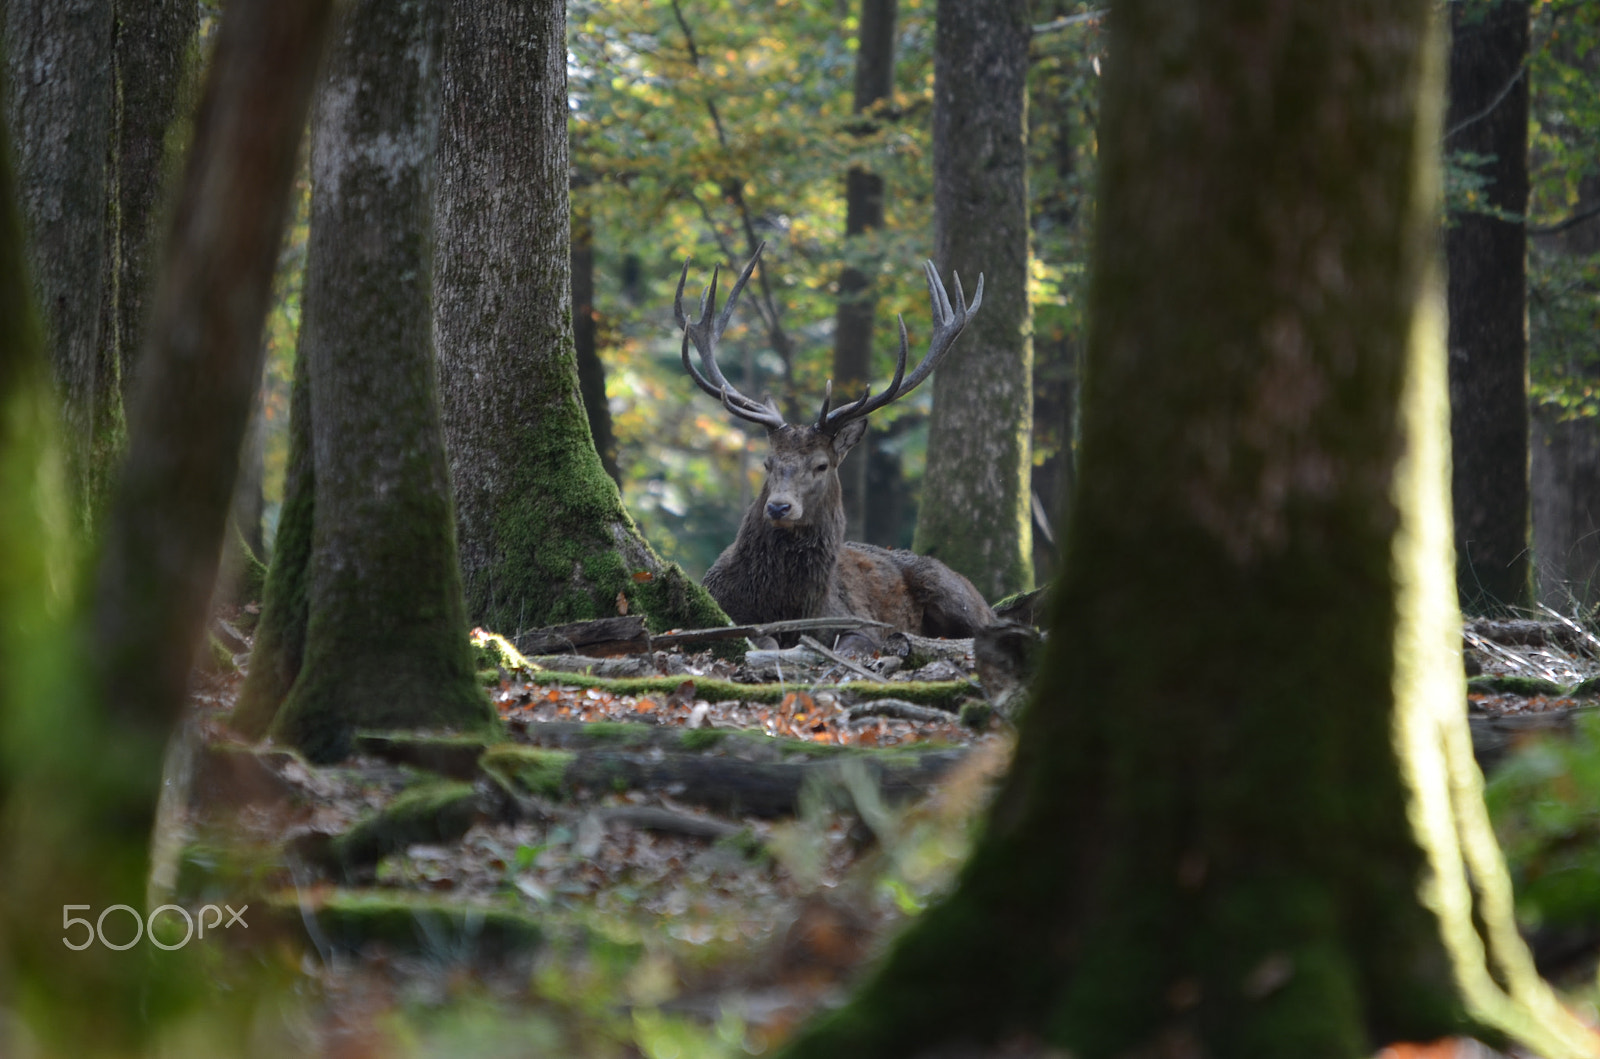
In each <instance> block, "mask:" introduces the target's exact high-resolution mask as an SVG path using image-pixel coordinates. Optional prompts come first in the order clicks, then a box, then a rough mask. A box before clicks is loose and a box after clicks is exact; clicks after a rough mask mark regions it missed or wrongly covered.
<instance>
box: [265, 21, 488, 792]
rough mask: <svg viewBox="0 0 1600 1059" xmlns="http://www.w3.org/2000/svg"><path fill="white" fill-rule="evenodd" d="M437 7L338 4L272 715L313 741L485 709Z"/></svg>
mask: <svg viewBox="0 0 1600 1059" xmlns="http://www.w3.org/2000/svg"><path fill="white" fill-rule="evenodd" d="M445 9H446V5H445V3H444V0H405V2H400V3H394V2H384V0H356V2H355V3H353V4H351V5H350V6H349V7H347V8H345V9H343V10H342V11H341V13H340V14H339V16H338V17H337V19H336V21H335V27H334V35H333V43H332V46H331V50H330V54H329V57H328V62H327V65H326V69H325V72H324V74H323V77H322V81H321V84H320V85H319V88H318V96H317V105H316V113H315V116H314V118H313V120H312V145H311V176H312V192H311V236H310V243H309V245H308V247H307V257H306V280H305V293H304V305H305V308H304V316H303V320H304V323H303V326H302V330H301V335H300V346H299V348H300V355H301V356H302V357H303V358H305V365H306V371H307V376H306V378H305V379H304V380H303V382H302V383H300V385H304V386H307V387H308V388H309V404H310V409H311V428H310V440H311V458H312V461H313V474H312V477H313V479H314V481H313V483H312V494H313V495H312V504H311V507H312V508H313V510H314V518H313V520H312V531H311V540H310V545H311V546H310V555H309V568H308V569H307V570H306V571H305V572H304V573H302V574H301V575H300V576H301V578H303V580H302V581H301V582H300V584H301V585H303V587H304V591H305V593H306V604H305V606H306V624H305V634H304V636H305V638H304V647H303V654H302V661H301V665H300V667H299V671H298V672H297V673H296V674H295V676H294V684H293V687H292V688H291V689H290V690H289V694H288V697H287V699H286V700H285V701H284V702H283V705H282V706H281V707H280V708H279V710H278V712H277V716H276V717H275V718H274V719H273V721H272V729H271V730H272V731H273V732H274V733H275V734H276V735H277V736H278V737H279V738H281V739H283V740H284V741H285V742H287V743H289V744H291V745H293V746H297V747H299V748H300V749H302V750H303V751H304V752H305V753H306V754H307V756H309V757H311V758H312V759H314V760H321V761H327V760H334V759H337V758H340V757H342V756H344V755H345V754H346V753H347V752H348V749H349V745H350V738H351V735H352V734H353V733H354V731H355V730H357V729H361V728H386V727H407V728H410V727H428V728H443V729H473V728H485V727H488V726H490V725H492V724H493V723H494V714H493V711H492V710H491V709H490V707H489V704H488V700H487V698H486V697H485V696H484V694H483V692H482V689H481V688H479V687H478V685H477V682H476V679H475V675H474V673H473V668H472V661H471V654H470V649H469V647H468V644H467V624H466V613H465V611H464V610H463V608H462V603H461V580H460V574H459V572H458V570H457V567H456V549H455V532H454V528H453V525H452V519H451V500H450V479H449V474H448V471H447V468H446V465H445V452H444V435H443V432H442V431H441V429H440V426H439V412H438V396H437V393H438V391H437V388H436V377H435V365H434V355H433V318H432V301H433V299H432V292H431V280H432V272H431V261H430V258H431V249H430V244H431V241H432V207H431V198H432V184H433V174H434V149H435V144H436V141H437V135H438V120H439V60H440V53H441V50H442V46H443V39H444V29H445V17H446V12H445ZM298 455H300V456H302V457H303V455H304V453H303V451H302V452H301V453H299V454H298ZM302 471H303V468H302ZM297 499H303V498H297ZM295 532H303V528H302V529H301V530H297V531H295ZM291 561H293V560H292V559H291ZM289 577H290V579H292V578H293V574H290V575H289ZM282 585H283V580H280V581H278V582H277V587H281V586H282ZM279 602H280V603H282V602H284V601H279ZM287 602H288V605H289V606H290V607H292V606H293V605H294V600H293V599H292V598H291V600H289V601H287ZM263 655H264V656H263V657H262V659H261V661H260V662H259V663H258V664H263V665H266V666H277V665H279V663H280V662H282V661H283V660H282V659H277V658H273V657H270V656H266V655H265V654H264V653H263Z"/></svg>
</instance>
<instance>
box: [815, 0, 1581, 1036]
mask: <svg viewBox="0 0 1600 1059" xmlns="http://www.w3.org/2000/svg"><path fill="white" fill-rule="evenodd" d="M1431 7H1432V5H1431V4H1430V3H1428V2H1427V0H1409V2H1406V3H1396V2H1394V0H1382V2H1377V0H1336V2H1326V3H1319V4H1306V3H1301V2H1298V0H1269V2H1265V3H1263V2H1261V0H1224V2H1222V3H1217V2H1214V0H1204V2H1202V0H1181V2H1175V0H1126V2H1121V3H1118V4H1116V5H1115V6H1114V7H1113V8H1112V11H1111V15H1110V18H1111V20H1112V25H1111V48H1110V54H1109V56H1108V60H1107V68H1106V80H1105V85H1104V98H1105V104H1104V120H1103V123H1102V125H1101V131H1100V139H1099V145H1100V162H1101V168H1100V188H1099V196H1098V218H1097V220H1098V223H1099V224H1100V226H1101V227H1100V230H1099V236H1098V239H1097V243H1096V251H1095V259H1094V268H1093V270H1092V281H1091V282H1092V290H1091V301H1090V306H1091V311H1090V314H1089V319H1090V333H1089V339H1088V355H1089V360H1088V364H1087V367H1086V370H1085V375H1084V386H1085V390H1084V401H1083V446H1082V458H1081V463H1080V479H1079V491H1078V496H1077V502H1076V503H1075V504H1074V506H1073V512H1072V521H1071V524H1070V526H1069V527H1068V535H1069V536H1068V539H1069V545H1068V548H1067V552H1066V568H1065V570H1064V572H1063V574H1062V577H1061V580H1060V581H1059V582H1058V583H1057V585H1056V587H1055V590H1054V591H1055V592H1056V593H1057V599H1056V602H1055V605H1054V615H1053V621H1052V629H1051V634H1050V637H1049V640H1048V644H1049V646H1048V647H1047V648H1046V651H1047V652H1048V655H1047V658H1046V660H1045V668H1044V672H1043V673H1042V679H1041V681H1040V683H1039V685H1038V689H1037V691H1036V693H1035V698H1034V701H1033V702H1032V703H1031V704H1030V705H1029V707H1028V708H1027V710H1026V712H1025V713H1024V715H1023V716H1022V718H1021V721H1020V724H1019V731H1018V739H1017V758H1016V761H1015V764H1014V767H1013V770H1012V772H1011V774H1010V775H1009V777H1008V778H1007V780H1006V781H1005V783H1004V785H1003V786H1002V789H1001V790H1000V792H999V794H998V798H997V802H996V804H995V806H994V808H993V810H992V812H991V816H990V820H989V822H988V825H987V828H986V829H985V831H984V832H983V838H982V839H981V840H980V843H979V845H978V847H977V849H976V850H975V852H974V854H973V856H972V859H971V860H970V862H969V863H968V865H967V867H966V869H965V871H964V873H963V875H962V878H961V882H960V887H959V889H958V890H957V892H956V893H955V894H954V895H953V896H952V897H951V898H950V899H949V900H948V901H947V902H945V903H944V904H943V905H941V906H940V907H938V908H936V909H934V910H933V911H932V912H930V913H928V914H926V915H924V916H923V917H922V918H921V919H920V920H919V921H918V922H917V923H916V924H915V926H914V927H912V928H911V930H910V931H909V932H908V933H907V934H906V935H905V936H903V937H902V938H901V939H900V940H899V942H898V945H897V947H896V949H895V950H894V952H893V953H892V954H891V956H890V957H889V959H888V961H887V963H886V964H885V966H884V967H883V969H882V970H881V971H880V972H879V974H878V977H877V978H876V979H875V980H874V981H873V982H872V983H871V984H869V985H868V986H867V987H866V988H865V989H864V990H863V991H861V992H860V993H859V994H858V995H857V997H856V998H855V1000H854V1001H853V1002H852V1003H851V1004H850V1005H849V1006H847V1007H845V1008H844V1009H842V1010H840V1011H839V1012H837V1013H835V1014H833V1015H831V1016H830V1017H828V1018H827V1019H826V1020H825V1021H824V1022H823V1023H822V1024H821V1025H820V1026H819V1027H818V1028H817V1029H816V1030H815V1031H814V1032H813V1033H811V1034H809V1035H807V1036H805V1037H803V1038H802V1039H801V1040H800V1041H799V1043H798V1044H796V1045H795V1046H794V1047H793V1048H792V1049H790V1050H789V1051H788V1052H787V1053H786V1054H787V1055H788V1056H790V1057H791V1059H793V1057H811V1056H819V1057H820V1056H835V1055H907V1056H917V1055H922V1056H930V1057H931V1056H933V1055H935V1054H938V1055H948V1054H957V1053H958V1052H959V1049H960V1046H961V1045H962V1044H964V1043H967V1042H980V1043H991V1042H999V1041H1008V1040H1010V1041H1015V1040H1018V1039H1019V1038H1020V1039H1023V1040H1027V1039H1029V1038H1032V1039H1034V1040H1037V1038H1039V1037H1043V1038H1044V1039H1045V1042H1047V1043H1048V1044H1050V1045H1051V1046H1053V1047H1055V1048H1058V1049H1062V1050H1066V1051H1069V1052H1070V1053H1071V1054H1072V1055H1075V1056H1080V1057H1083V1059H1103V1057H1111V1056H1156V1055H1212V1056H1229V1057H1230V1059H1254V1057H1261V1059H1266V1057H1280V1056H1289V1055H1295V1056H1302V1055H1305V1056H1310V1055H1315V1056H1327V1057H1348V1059H1356V1057H1359V1056H1365V1055H1370V1054H1372V1053H1373V1052H1374V1051H1375V1050H1376V1049H1377V1047H1378V1046H1380V1045H1382V1044H1384V1043H1386V1042H1388V1041H1392V1040H1404V1039H1410V1040H1429V1039H1432V1038H1434V1037H1437V1036H1441V1035H1443V1034H1445V1033H1446V1032H1449V1031H1451V1030H1453V1029H1455V1028H1457V1027H1460V1026H1461V1025H1462V1024H1463V1023H1464V1022H1465V1021H1467V1019H1468V1018H1473V1019H1479V1020H1482V1021H1484V1022H1488V1023H1491V1024H1493V1025H1495V1026H1496V1027H1497V1028H1498V1029H1500V1030H1501V1031H1506V1032H1511V1033H1514V1034H1517V1035H1520V1036H1522V1037H1523V1038H1524V1039H1525V1040H1527V1041H1528V1042H1529V1044H1530V1047H1532V1048H1533V1049H1534V1050H1536V1051H1538V1052H1539V1053H1540V1054H1543V1055H1562V1056H1572V1057H1575V1056H1578V1055H1582V1054H1589V1050H1590V1049H1591V1048H1592V1038H1591V1037H1589V1035H1588V1031H1587V1030H1584V1029H1582V1028H1581V1027H1579V1026H1577V1025H1576V1023H1575V1021H1574V1020H1573V1019H1572V1018H1571V1017H1570V1016H1569V1015H1567V1014H1565V1013H1564V1012H1563V1011H1562V1010H1561V1009H1560V1008H1559V1007H1558V1006H1557V1004H1556V1003H1555V1001H1554V998H1553V997H1552V996H1551V994H1550V993H1549V991H1548V989H1547V988H1546V987H1545V986H1544V985H1543V983H1541V982H1540V981H1539V980H1538V978H1537V976H1536V975H1535V974H1534V972H1533V970H1532V964H1531V961H1530V960H1529V958H1528V955H1527V952H1526V950H1525V949H1524V948H1523V947H1522V944H1521V942H1520V940H1519V939H1518V937H1517V934H1516V928H1515V924H1514V922H1513V920H1512V916H1511V900H1510V885H1509V880H1508V879H1507V876H1506V871H1505V866H1504V863H1503V862H1502V861H1501V860H1500V858H1499V853H1498V850H1497V849H1496V848H1495V846H1494V842H1493V837H1492V832H1490V830H1489V827H1488V820H1487V814H1486V812H1485V810H1484V807H1483V802H1482V796H1481V777H1480V776H1479V774H1478V772H1477V770H1476V768H1475V767H1474V765H1473V764H1472V759H1471V744H1470V737H1469V735H1468V731H1467V726H1466V719H1465V714H1464V711H1463V710H1462V708H1461V696H1462V694H1463V691H1464V688H1463V682H1462V674H1461V666H1460V658H1459V636H1460V625H1459V620H1460V619H1459V614H1458V612H1457V610H1456V608H1455V601H1454V597H1453V594H1452V593H1451V591H1450V583H1451V576H1450V575H1451V571H1450V568H1449V559H1448V558H1447V556H1448V555H1449V533H1450V530H1449V515H1448V510H1449V499H1448V493H1447V489H1448V476H1449V472H1448V458H1449V456H1448V451H1449V450H1448V445H1447V440H1446V430H1447V415H1448V403H1447V386H1448V383H1447V372H1446V368H1445V364H1444V348H1443V337H1444V313H1443V301H1442V299H1443V291H1442V281H1441V279H1440V277H1439V275H1438V269H1437V262H1436V260H1435V258H1436V255H1437V248H1438V215H1437V212H1436V210H1437V202H1438V197H1437V192H1438V188H1437V184H1438V180H1437V161H1436V157H1437V147H1436V144H1437V142H1438V134H1439V123H1438V109H1437V106H1436V103H1437V100H1438V99H1439V88H1440V85H1441V78H1442V73H1443V70H1442V59H1443V55H1442V50H1441V49H1440V48H1439V47H1438V41H1437V34H1436V33H1435V32H1434V23H1433V21H1432V18H1431ZM1151 645H1159V646H1157V647H1155V648H1154V649H1152V646H1151ZM1333 659H1337V660H1338V661H1337V663H1336V664H1337V666H1338V670H1339V673H1340V679H1339V681H1337V682H1328V681H1319V680H1318V679H1317V678H1316V677H1315V674H1317V673H1321V672H1326V671H1327V670H1328V667H1329V666H1330V665H1334V664H1335V663H1334V662H1333V661H1332V660H1333ZM1286 723H1287V724H1288V725H1289V726H1288V727H1285V724H1286ZM1474 888H1475V890H1474ZM1474 898H1476V900H1474ZM1475 917H1476V918H1477V921H1478V923H1481V927H1482V933H1481V934H1480V933H1479V928H1478V926H1476V925H1475ZM1486 949H1487V950H1488V954H1489V955H1488V957H1487V958H1488V960H1492V961H1493V963H1494V966H1495V968H1496V973H1497V976H1498V981H1497V980H1496V978H1495V977H1491V975H1490V973H1489V969H1488V966H1487V965H1486V956H1485V950H1486ZM1457 983H1459V987H1458V984H1457ZM1458 988H1459V990H1460V992H1459V993H1458V992H1457V989H1458Z"/></svg>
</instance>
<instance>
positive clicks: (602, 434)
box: [572, 214, 622, 489]
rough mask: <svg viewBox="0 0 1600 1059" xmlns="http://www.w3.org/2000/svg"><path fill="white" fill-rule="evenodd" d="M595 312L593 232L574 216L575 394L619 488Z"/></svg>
mask: <svg viewBox="0 0 1600 1059" xmlns="http://www.w3.org/2000/svg"><path fill="white" fill-rule="evenodd" d="M596 323H597V319H596V317H595V308H594V232H593V231H592V230H591V228H590V227H589V219H588V218H587V217H582V216H578V215H576V214H574V219H573V229H572V343H573V349H574V351H575V352H576V354H577V358H578V390H579V392H580V393H582V395H583V410H584V414H585V415H586V416H587V417H588V420H589V433H590V434H592V435H593V436H594V448H595V452H597V453H599V455H600V465H601V466H602V467H604V468H605V469H606V476H607V477H609V478H610V479H611V480H612V481H613V482H615V483H617V488H618V489H621V488H622V471H621V469H620V468H618V467H617V437H616V435H615V434H614V433H612V431H611V404H610V402H609V401H608V400H607V398H606V366H605V362H603V361H602V360H601V359H600V349H599V346H598V345H597V343H596V336H595V329H596V327H595V325H596Z"/></svg>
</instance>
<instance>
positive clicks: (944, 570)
mask: <svg viewBox="0 0 1600 1059" xmlns="http://www.w3.org/2000/svg"><path fill="white" fill-rule="evenodd" d="M856 422H857V424H860V426H859V427H858V428H857V429H855V430H851V428H850V427H846V428H845V429H844V430H841V431H840V433H839V436H838V437H830V436H829V435H827V434H825V433H823V432H822V431H820V430H818V429H817V428H815V427H794V426H784V427H782V428H781V429H779V430H776V431H774V432H773V433H772V434H770V435H769V441H770V443H771V445H772V454H771V456H769V457H768V460H767V467H768V476H767V480H766V482H765V483H764V484H763V485H762V487H761V495H760V496H758V497H757V498H756V500H755V502H754V503H753V504H751V505H750V509H749V510H748V511H746V512H745V513H744V519H743V521H742V522H741V523H740V525H739V533H738V535H737V536H736V537H735V538H734V541H733V543H732V544H730V545H729V546H728V547H727V549H726V550H724V551H723V553H722V554H721V555H720V556H718V558H717V561H716V562H715V563H713V564H712V565H711V569H710V570H707V571H706V576H705V578H704V581H703V583H704V585H705V587H706V591H708V592H710V593H711V596H712V598H713V599H715V600H716V601H717V603H718V604H719V605H720V606H721V607H722V609H723V610H725V611H727V613H728V617H730V618H732V619H733V620H734V621H736V622H739V623H740V624H747V623H752V624H753V623H761V622H769V621H784V620H787V619H790V618H829V617H842V616H853V617H858V618H870V619H872V620H873V621H881V622H884V623H885V624H888V625H893V626H894V627H895V628H897V629H901V630H903V631H905V632H912V633H917V634H919V635H922V636H971V635H972V634H973V633H974V632H976V631H977V630H978V629H979V628H981V627H983V626H984V625H988V624H989V623H990V622H992V621H994V612H993V611H991V610H990V609H989V604H988V603H987V602H986V601H985V600H984V598H983V596H982V595H981V594H980V593H979V592H978V590H977V588H976V587H974V586H973V584H972V582H971V581H968V580H967V579H966V578H965V577H962V576H961V575H960V574H958V573H956V572H955V571H954V570H952V569H950V568H949V567H948V566H945V565H944V564H943V563H941V562H939V561H938V560H937V559H930V558H928V557H927V556H924V555H917V554H915V553H914V552H908V551H904V550H902V549H891V548H879V547H877V546H876V545H871V544H858V543H856V542H854V541H846V540H845V539H844V524H845V517H844V504H843V493H842V491H841V489H840V486H839V472H838V467H839V462H840V461H841V460H842V459H843V458H844V455H845V453H846V452H847V451H848V450H849V447H850V446H851V445H853V444H854V443H855V441H856V440H858V439H859V438H860V436H861V434H862V433H863V432H864V429H863V428H864V427H865V421H864V420H857V421H856ZM852 426H855V424H852ZM857 639H858V640H864V641H865V642H866V643H865V644H858V645H859V646H866V645H871V644H873V643H875V642H876V640H877V637H875V636H872V635H866V636H860V637H858V638H857Z"/></svg>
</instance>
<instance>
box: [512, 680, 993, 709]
mask: <svg viewBox="0 0 1600 1059" xmlns="http://www.w3.org/2000/svg"><path fill="white" fill-rule="evenodd" d="M528 679H529V680H530V681H531V682H532V683H535V684H541V685H548V684H566V685H569V686H576V687H580V688H602V689H604V690H606V691H610V692H613V693H615V694H618V695H656V694H660V695H666V694H670V693H671V692H674V691H676V690H677V689H678V687H679V686H680V685H681V684H682V683H683V678H682V677H591V676H584V675H583V674H581V673H556V672H549V671H546V672H541V673H534V674H532V675H531V676H530V677H529V678H528ZM793 691H794V688H793V687H791V686H789V685H786V684H736V683H734V682H733V681H731V680H713V679H710V678H706V677H696V678H694V694H695V697H696V698H700V699H704V700H705V701H707V702H736V701H743V702H762V703H772V704H777V703H779V702H782V701H783V697H784V696H785V695H787V694H789V693H791V692H793ZM849 691H850V694H851V695H852V696H854V697H855V698H858V699H861V700H863V701H870V700H872V699H904V700H905V701H907V702H914V703H917V704H918V705H920V706H934V707H937V708H939V709H946V710H950V711H952V712H954V711H955V710H956V709H958V708H959V707H960V705H961V703H962V702H963V701H965V700H966V699H969V698H972V697H975V696H978V695H981V691H980V690H979V688H978V685H976V684H974V683H973V682H972V681H969V680H911V681H906V682H905V683H903V684H871V683H867V682H865V681H863V682H861V683H852V684H850V685H849Z"/></svg>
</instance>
